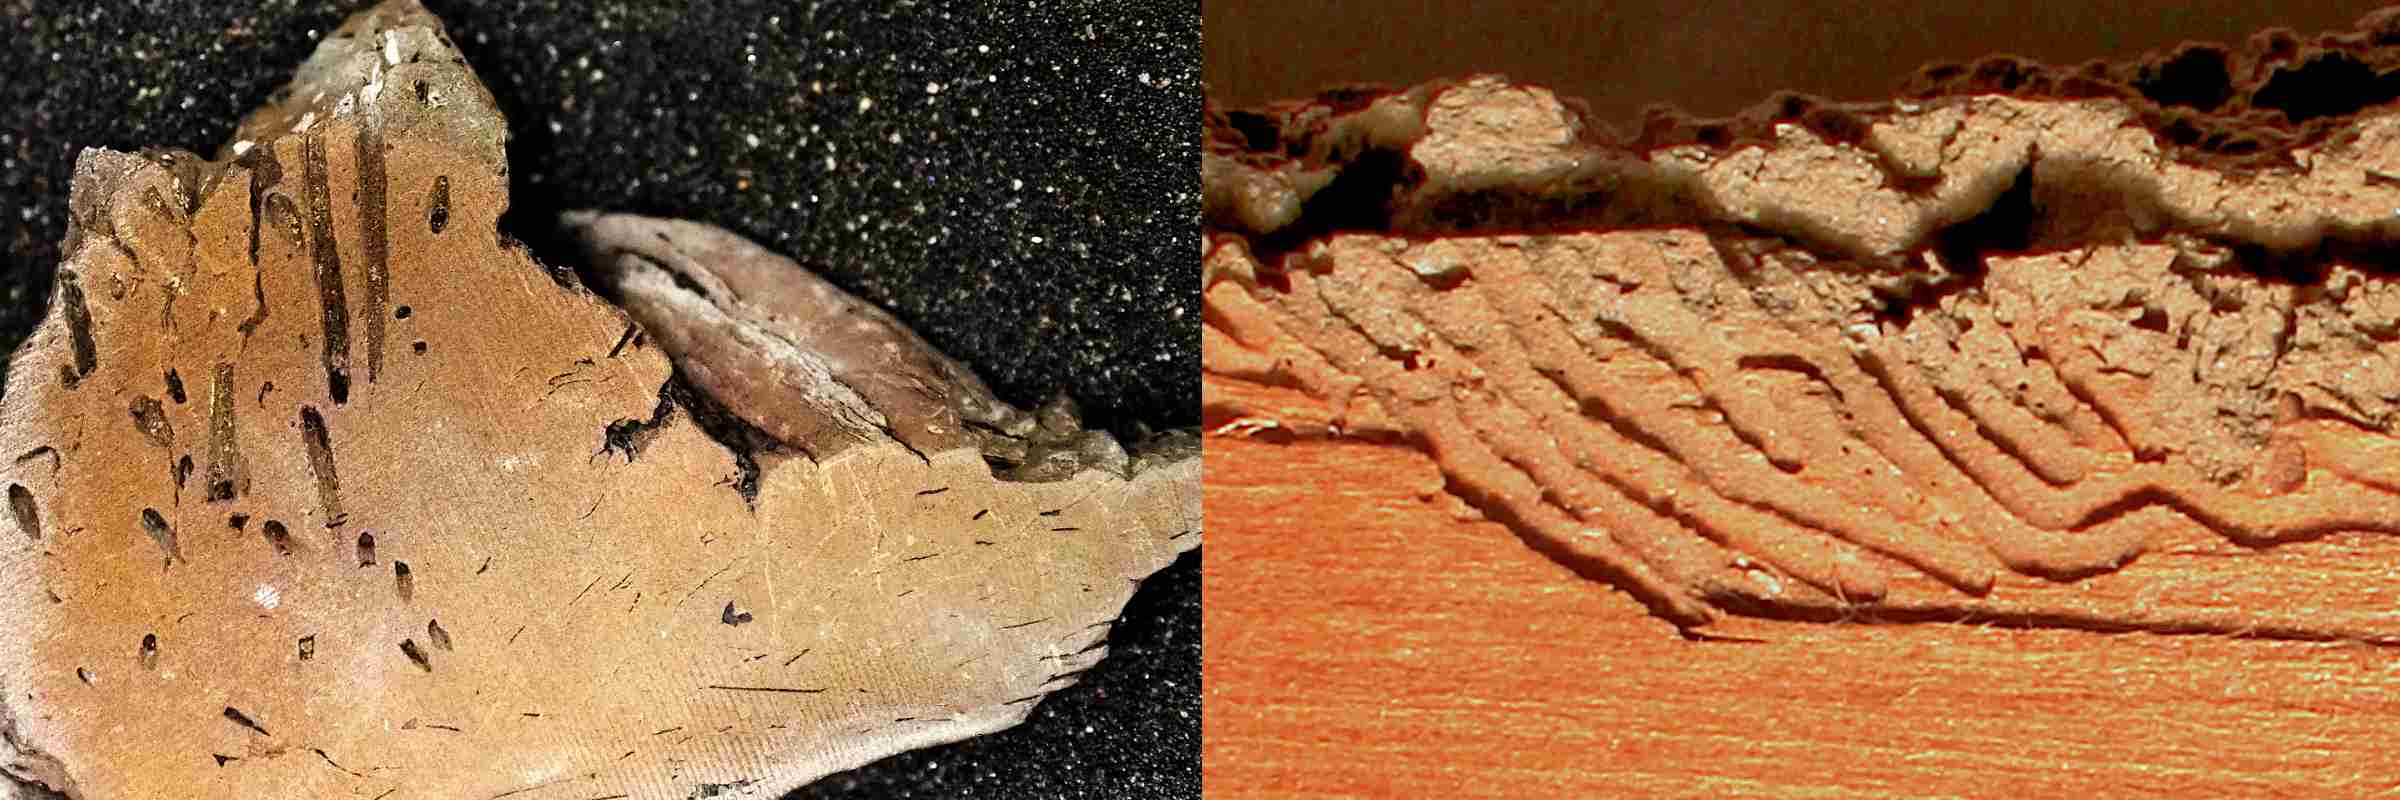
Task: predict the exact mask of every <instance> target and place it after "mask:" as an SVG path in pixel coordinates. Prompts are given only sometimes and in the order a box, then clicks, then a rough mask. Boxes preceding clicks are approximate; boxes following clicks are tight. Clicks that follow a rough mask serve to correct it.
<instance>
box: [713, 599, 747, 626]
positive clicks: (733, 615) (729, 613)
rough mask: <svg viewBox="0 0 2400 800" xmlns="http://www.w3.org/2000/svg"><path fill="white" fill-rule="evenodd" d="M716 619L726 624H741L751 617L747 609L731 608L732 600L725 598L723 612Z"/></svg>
mask: <svg viewBox="0 0 2400 800" xmlns="http://www.w3.org/2000/svg"><path fill="white" fill-rule="evenodd" d="M718 619H719V621H721V622H724V623H725V624H727V625H741V624H743V623H746V622H749V621H750V619H751V617H750V612H748V611H735V610H733V601H731V600H727V601H725V613H724V614H723V615H722V616H720V617H719V618H718Z"/></svg>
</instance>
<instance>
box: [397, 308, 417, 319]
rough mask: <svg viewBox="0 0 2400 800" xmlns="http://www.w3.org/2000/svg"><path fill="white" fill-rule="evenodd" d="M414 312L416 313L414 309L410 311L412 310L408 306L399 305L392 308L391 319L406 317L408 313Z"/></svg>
mask: <svg viewBox="0 0 2400 800" xmlns="http://www.w3.org/2000/svg"><path fill="white" fill-rule="evenodd" d="M414 313H416V312H415V311H412V310H410V309H409V307H408V306H401V307H399V308H395V309H392V318H393V319H408V317H409V315H410V314H414Z"/></svg>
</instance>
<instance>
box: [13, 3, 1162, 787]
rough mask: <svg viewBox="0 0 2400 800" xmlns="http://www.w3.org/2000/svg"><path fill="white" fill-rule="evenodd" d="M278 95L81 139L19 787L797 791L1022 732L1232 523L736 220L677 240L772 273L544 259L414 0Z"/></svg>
mask: <svg viewBox="0 0 2400 800" xmlns="http://www.w3.org/2000/svg"><path fill="white" fill-rule="evenodd" d="M277 97H278V100H277V101H276V102H275V103H273V104H271V105H269V106H267V107H266V108H263V109H261V110H259V111H258V112H256V113H254V114H252V115H251V116H250V117H249V118H247V119H245V120H244V121H243V122H242V124H241V126H240V128H239V131H238V133H237V134H236V137H235V140H234V141H233V142H232V143H230V144H229V145H228V146H227V147H226V148H225V151H224V153H223V154H222V155H223V158H221V159H220V160H214V161H212V160H208V159H204V158H201V157H199V156H196V155H193V154H190V153H183V152H166V151H154V152H151V153H149V154H144V155H133V154H124V153H115V152H109V151H104V150H90V151H86V152H85V153H84V155H83V156H82V158H81V160H80V161H79V162H78V164H77V168H76V176H77V180H76V184H75V187H74V195H73V201H72V206H73V210H74V224H73V228H72V230H71V232H70V234H69V241H68V242H67V245H66V248H65V250H66V252H67V253H68V256H67V260H66V262H65V263H64V264H62V265H61V266H60V268H59V276H60V277H59V284H58V286H59V288H58V290H57V293H56V294H55V295H54V302H53V303H52V306H51V307H52V313H51V314H50V315H49V317H48V318H47V319H46V320H45V321H44V322H43V324H42V326H41V327H40V328H39V329H38V330H36V332H35V333H34V335H33V337H32V338H31V339H30V340H29V342H28V343H27V345H26V347H25V348H24V349H23V350H22V351H21V352H20V353H18V354H17V356H16V361H15V364H16V366H17V367H18V368H17V369H15V370H12V371H11V373H10V381H11V383H10V385H9V387H8V391H7V392H6V394H5V395H4V396H0V446H4V447H5V449H6V450H7V452H9V453H10V454H11V455H12V456H13V458H11V459H9V460H6V461H0V473H5V474H0V484H5V485H7V486H8V487H9V508H10V512H11V513H10V515H9V517H10V519H11V522H12V524H13V525H14V526H15V527H16V528H17V529H18V530H17V531H15V532H12V534H11V535H10V537H9V538H10V541H11V542H12V544H11V545H10V546H9V549H8V550H7V551H6V552H5V553H0V577H4V578H5V579H4V580H0V584H6V585H8V586H11V587H14V589H12V590H11V591H9V592H5V593H0V609H4V610H0V613H5V615H6V618H7V619H8V620H10V622H11V625H10V633H9V636H8V642H9V644H8V646H7V647H5V648H0V685H4V687H5V689H6V691H5V693H4V697H0V775H5V776H6V777H7V778H8V779H9V780H8V781H7V782H6V785H7V786H8V787H10V788H11V789H12V790H14V791H17V792H19V793H24V794H29V795H33V796H50V795H47V794H41V793H46V792H47V793H57V794H61V795H64V796H66V797H70V798H78V799H82V798H91V799H94V800H97V799H100V798H149V797H178V798H234V797H243V798H247V797H334V796H359V797H378V796H392V797H420V796H421V797H445V798H446V797H498V796H506V797H511V798H531V799H536V800H538V799H539V798H589V797H660V798H669V797H672V798H680V797H686V796H692V795H693V793H694V792H695V791H699V790H701V789H702V788H704V787H710V786H720V787H721V786H728V785H737V784H738V785H742V786H745V787H749V788H750V789H751V790H753V791H755V792H757V793H760V794H761V795H762V796H771V795H772V794H775V793H779V792H782V791H785V790H788V789H790V788H792V787H794V786H797V785H799V784H801V783H803V782H805V781H807V780H809V779H811V778H814V777H816V776H819V775H823V774H825V773H827V772H830V771H834V770H839V769H844V768H848V767H851V766H855V765H858V764H861V763H864V762H866V761H870V760H873V759H875V758H879V757H881V756H883V755H886V754H890V753H893V752H897V751H899V750H903V749H907V748H912V747H918V746H924V745H929V744H935V743H940V742H945V741H951V740H955V739H958V738H962V737H966V736H971V735H974V734H977V733H981V732H985V731H990V730H994V729H997V728H1001V727H1006V726H1008V725H1012V724H1014V723H1015V722H1017V721H1019V720H1021V719H1022V718H1023V717H1024V716H1025V715H1026V714H1027V713H1028V712H1029V711H1030V710H1031V709H1032V708H1033V706H1034V704H1035V703H1036V702H1038V701H1039V700H1040V698H1041V697H1042V696H1043V695H1044V694H1046V693H1048V692H1050V691H1053V690H1056V689H1058V688H1061V687H1064V686H1066V685H1069V684H1071V683H1072V682H1074V680H1075V675H1076V674H1077V673H1079V672H1080V671H1081V670H1083V669H1085V668H1087V667H1089V666H1091V665H1092V664H1093V663H1095V662H1097V661H1098V660H1099V659H1100V658H1101V657H1102V656H1103V654H1104V653H1105V652H1106V647H1105V641H1106V637H1107V634H1108V628H1109V623H1110V621H1111V620H1112V619H1113V618H1114V617H1115V615H1116V613H1117V611H1118V609H1119V608H1121V607H1122V605H1123V604H1124V602H1125V601H1126V599H1127V598H1128V597H1129V596H1130V595H1131V593H1132V591H1133V589H1134V584H1135V582H1136V581H1138V580H1139V579H1140V578H1141V577H1142V576H1144V575H1147V574H1149V573H1151V572H1152V571H1155V570H1156V569H1158V568H1160V567H1162V566H1164V565H1166V564H1167V563H1168V562H1169V561H1170V560H1171V559H1172V558H1173V557H1174V556H1175V555H1176V554H1177V553H1179V552H1181V551H1184V550H1187V549H1189V548H1191V547H1194V546H1197V544H1198V541H1199V538H1200V537H1199V513H1200V510H1199V509H1200V507H1199V485H1198V480H1199V463H1198V459H1197V458H1196V452H1195V448H1194V447H1193V446H1192V443H1191V442H1190V440H1189V437H1188V436H1187V437H1175V436H1167V437H1161V438H1160V439H1159V440H1156V441H1152V442H1146V443H1142V444H1140V445H1137V446H1136V447H1135V449H1134V450H1135V452H1132V453H1127V452H1126V450H1125V449H1123V448H1120V447H1118V446H1117V444H1116V442H1115V441H1114V440H1113V439H1109V438H1108V437H1107V436H1106V435H1105V434H1101V433H1092V432H1086V431H1083V430H1081V429H1080V428H1081V426H1080V425H1079V424H1077V423H1076V422H1075V420H1074V417H1073V415H1072V414H1071V413H1046V414H1033V413H1026V412H1022V411H1019V410H1016V409H1013V408H1009V407H1008V406H1006V405H1005V404H1002V403H1000V402H999V401H998V400H996V399H993V398H992V396H991V395H990V393H989V392H988V391H987V390H985V389H984V388H983V387H982V385H981V384H980V383H979V382H977V381H976V380H975V379H974V377H973V375H972V374H970V373H969V372H968V371H967V370H965V369H964V368H963V367H961V366H959V365H958V364H956V363H954V362H951V361H950V360H949V359H947V358H944V357H943V356H941V354H939V353H938V352H935V351H933V350H932V349H931V348H930V347H927V346H926V345H925V344H924V342H922V341H921V340H919V339H917V338H916V337H915V336H914V335H912V334H910V333H908V332H907V330H906V329H905V328H902V327H900V326H899V325H898V324H897V323H895V322H893V321H892V320H891V319H890V318H889V317H887V316H884V315H882V314H881V313H880V312H877V311H875V310H874V309H872V308H869V307H866V306H864V305H862V304H859V303H858V302H857V301H855V300H853V299H850V298H848V297H847V296H843V295H839V294H838V292H831V291H830V287H826V289H825V290H824V291H815V292H814V293H812V294H810V295H807V296H799V297H786V296H778V295H777V294H776V293H775V291H774V289H775V288H776V287H812V288H813V287H817V286H819V284H817V283H814V282H813V281H814V279H813V278H808V277H805V276H804V275H801V274H799V273H797V272H794V271H792V270H793V267H792V265H790V264H789V262H785V261H781V260H779V259H774V258H772V257H769V256H767V255H765V254H764V253H763V251H758V250H757V249H756V248H755V247H753V246H750V245H748V244H747V243H743V242H738V240H734V239H732V238H731V237H730V236H729V235H725V234H722V233H721V232H713V231H711V232H709V233H708V234H707V235H703V236H698V237H696V238H695V239H693V240H692V241H693V242H694V243H702V242H705V243H708V244H709V245H710V246H711V247H715V248H718V249H717V250H709V251H692V250H686V251H682V252H681V253H680V256H679V257H681V258H683V259H685V260H683V261H676V262H675V267H676V268H677V269H680V270H684V272H682V273H679V274H681V275H683V276H684V280H687V281H689V280H695V279H700V278H698V277H697V276H711V275H713V276H716V277H715V278H714V280H718V281H721V282H722V283H721V285H722V286H723V287H730V291H732V292H735V293H738V295H739V296H738V297H737V296H733V295H690V294H685V295H674V294H671V293H660V292H652V293H650V294H644V293H643V292H644V291H645V289H644V288H643V287H642V286H639V285H635V284H636V282H635V281H633V280H612V281H611V285H609V286H606V287H603V290H604V291H607V292H609V293H611V294H613V295H617V296H621V297H626V298H628V299H629V300H632V301H636V302H634V307H633V309H632V312H633V313H632V316H631V317H629V316H628V314H627V313H626V312H625V311H622V310H620V309H617V308H615V307H613V306H611V305H609V304H608V303H606V302H604V301H603V300H602V299H601V298H600V297H598V296H595V295H594V294H593V293H591V292H589V291H586V290H584V289H582V288H581V287H579V286H574V285H562V284H561V283H560V282H557V281H553V280H550V279H548V277H547V273H546V271H545V269H544V268H543V267H542V265H540V264H537V263H535V262H534V261H533V259H532V258H531V256H530V255H528V254H527V253H526V252H525V251H524V250H523V249H522V248H520V247H518V246H516V245H515V244H514V243H513V242H510V241H508V240H507V239H506V238H505V237H502V236H500V235H498V234H497V218H498V216H499V214H500V212H501V210H502V208H503V207H504V206H505V204H506V201H507V197H506V190H507V179H506V177H505V162H504V155H503V152H502V144H503V138H504V131H505V127H504V126H503V125H502V122H501V119H500V117H499V115H498V113H497V112H496V110H495V109H494V108H493V106H492V101H491V98H490V96H489V95H488V94H487V93H486V92H485V91H484V89H483V88H482V86H481V84H479V83H478V82H477V80H476V78H475V76H474V74H473V73H472V72H471V71H470V70H469V69H468V68H467V66H466V64H465V61H464V60H463V59H462V58H461V57H460V56H459V54H458V52H457V50H456V49H455V48H454V47H453V46H452V45H451V44H450V41H449V38H448V34H446V33H445V32H444V31H443V29H442V27H441V25H440V24H439V22H438V21H436V20H434V19H433V18H432V17H431V16H430V15H429V14H427V13H426V12H425V11H424V10H423V9H422V8H421V7H419V6H418V5H417V4H416V3H415V2H412V1H411V0H392V2H386V3H384V4H383V5H381V6H378V7H377V8H375V9H373V10H371V11H369V12H366V13H362V14H360V15H358V16H356V17H354V18H352V19H351V20H350V21H349V22H348V23H346V24H345V25H344V26H343V27H342V28H341V29H340V30H339V31H337V32H335V34H334V35H333V36H332V37H331V38H329V39H327V40H326V41H325V42H324V43H323V44H322V45H321V46H320V47H319V48H318V50H317V51H316V53H315V54H314V55H313V56H311V58H310V59H309V61H308V62H307V63H306V64H305V65H304V66H303V67H302V68H301V70H300V71H299V73H298V75H297V76H296V77H295V79H294V81H293V83H292V85H291V86H290V87H288V89H287V90H286V91H284V92H281V93H279V94H278V95H277ZM612 219H616V218H608V217H583V218H579V220H578V223H577V224H578V225H580V226H581V227H580V228H579V229H578V230H580V231H581V232H582V233H584V234H585V236H586V238H587V240H588V241H589V242H590V243H591V246H592V247H593V248H594V251H595V252H616V251H618V250H622V249H625V248H626V245H625V244H624V243H623V242H618V241H616V240H615V239H612V238H611V237H612V236H613V235H615V234H617V233H628V232H630V233H635V234H639V235H642V236H648V235H650V234H651V232H652V231H651V226H653V225H656V226H663V227H662V228H661V229H665V230H684V228H680V227H676V225H677V224H675V223H665V222H657V221H650V220H630V219H629V220H628V221H626V222H625V224H622V225H618V224H614V223H610V222H609V220H612ZM693 230H699V229H697V228H694V229H693ZM741 248H749V249H747V250H743V249H741ZM734 251H738V252H736V253H734V254H735V255H736V256H738V258H739V263H734V262H729V261H726V260H725V259H726V258H728V257H729V256H727V255H726V254H727V253H728V252H734ZM775 269H782V270H786V271H787V272H786V274H783V275H775V274H773V273H772V272H771V270H775ZM608 274H622V271H620V272H619V273H608ZM651 288H656V287H651ZM666 289H667V290H673V291H681V290H680V289H679V288H677V285H676V284H675V283H674V281H673V280H670V281H669V282H668V286H667V287H666ZM645 297H647V298H651V299H653V300H656V301H657V302H654V303H652V304H651V305H649V306H643V305H641V304H640V303H639V302H638V301H639V300H640V299H641V298H645ZM828 308H831V309H839V310H840V311H841V313H842V315H843V317H842V319H843V321H844V324H843V325H839V326H833V327H820V328H816V329H807V328H805V327H803V328H790V327H782V326H786V325H787V324H798V323H795V322H794V321H795V320H796V319H798V318H799V316H798V315H806V314H816V313H821V312H823V311H824V310H825V309H828ZM854 323H868V324H867V325H866V327H865V328H863V329H862V328H859V327H856V326H855V325H854ZM645 331H652V332H648V333H646V332H645ZM854 333H871V334H872V337H871V338H867V339H863V340H862V339H856V338H853V336H852V334H854ZM715 337H725V341H720V340H719V339H717V338H715ZM727 341H730V342H731V344H727V343H726V342H727ZM426 342H430V343H431V346H430V347H426V346H419V345H421V344H422V343H426ZM403 343H408V344H410V346H406V347H403V346H401V345H402V344H403ZM660 344H664V345H666V346H665V347H661V346H658V345H660ZM670 353H672V354H673V355H674V356H676V360H675V361H673V362H671V361H670V358H669V355H670ZM807 365H821V366H824V367H826V368H825V369H824V370H822V371H819V372H808V371H806V370H804V369H801V368H802V367H804V366H807ZM753 367H762V368H774V369H781V370H784V371H783V372H778V373H776V374H778V375H779V376H782V377H783V378H785V379H786V380H785V381H784V382H782V383H776V384H763V383H759V384H738V383H722V382H716V379H717V378H719V377H722V376H725V375H729V374H733V373H734V372H736V371H739V370H747V369H751V368H753ZM678 368H680V369H681V370H682V371H683V372H685V373H686V374H688V375H689V376H690V377H691V378H692V384H693V385H694V386H696V387H697V388H696V389H686V388H684V384H683V383H681V382H678V381H675V380H671V379H670V375H671V373H672V372H673V371H674V370H676V369H678ZM187 379H188V380H189V381H190V382H191V383H190V385H188V386H187V385H186V381H187ZM812 381H814V382H812ZM837 389H846V390H847V391H849V392H850V393H849V394H847V395H842V394H839V393H838V392H837V391H836V390H837ZM787 391H788V392H789V393H787ZM829 397H830V398H834V399H833V400H832V401H830V404H828V402H824V401H825V400H826V398H829ZM791 420H804V421H806V424H801V423H793V424H781V423H783V422H786V421H791ZM719 437H724V438H723V440H722V441H721V440H720V438H719ZM728 443H730V444H731V445H732V446H731V447H729V446H728ZM995 464H997V465H998V466H997V467H995ZM187 479H188V481H189V485H186V481H187ZM253 526H255V527H253ZM725 618H735V619H738V620H739V624H732V623H726V622H723V621H722V620H723V619H725Z"/></svg>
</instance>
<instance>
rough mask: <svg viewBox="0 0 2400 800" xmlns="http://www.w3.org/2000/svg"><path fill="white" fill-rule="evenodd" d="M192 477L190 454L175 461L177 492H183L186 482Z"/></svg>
mask: <svg viewBox="0 0 2400 800" xmlns="http://www.w3.org/2000/svg"><path fill="white" fill-rule="evenodd" d="M191 477H192V457H191V455H190V454H185V455H184V456H183V457H182V458H178V459H176V460H175V490H176V491H182V490H183V484H184V482H185V481H187V480H190V479H191Z"/></svg>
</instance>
